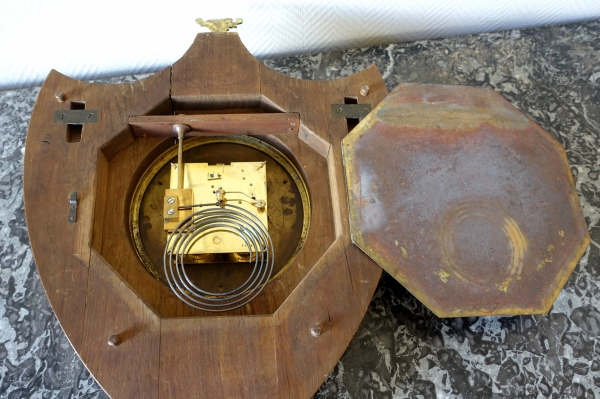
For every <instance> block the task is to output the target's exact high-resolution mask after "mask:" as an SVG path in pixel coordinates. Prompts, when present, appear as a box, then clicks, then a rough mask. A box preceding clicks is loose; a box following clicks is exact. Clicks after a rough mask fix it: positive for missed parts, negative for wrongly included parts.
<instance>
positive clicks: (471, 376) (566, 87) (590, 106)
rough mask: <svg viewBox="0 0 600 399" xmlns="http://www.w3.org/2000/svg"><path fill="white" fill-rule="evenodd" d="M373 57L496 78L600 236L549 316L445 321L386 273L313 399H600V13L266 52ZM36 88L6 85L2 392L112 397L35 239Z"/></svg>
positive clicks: (406, 73)
mask: <svg viewBox="0 0 600 399" xmlns="http://www.w3.org/2000/svg"><path fill="white" fill-rule="evenodd" d="M371 63H375V64H376V65H377V66H378V67H379V69H380V71H381V72H382V74H383V77H384V79H385V82H386V84H387V86H388V89H392V88H393V87H394V86H396V85H397V84H398V83H400V82H414V83H443V84H462V85H474V86H488V87H492V88H494V89H495V90H497V91H498V92H500V93H501V94H502V95H503V96H504V97H505V98H506V99H508V100H509V101H511V102H512V103H513V104H514V105H515V106H516V107H517V108H519V109H520V110H522V111H523V112H525V113H526V114H527V115H528V116H529V117H531V118H532V119H533V120H534V121H536V122H537V123H538V124H539V125H540V126H542V127H543V128H544V129H546V130H548V131H549V132H550V133H552V134H553V135H555V136H556V137H558V139H559V140H560V142H561V143H562V144H563V145H564V146H565V148H566V149H567V154H568V157H569V161H570V163H571V169H572V172H573V174H574V175H575V177H576V187H577V191H578V193H579V196H580V200H581V204H582V206H583V210H584V214H585V217H586V221H587V223H588V226H589V230H590V234H591V237H592V244H591V246H590V248H589V249H588V250H587V251H586V253H585V254H584V256H583V258H582V259H581V261H580V263H579V265H578V266H577V268H576V269H575V272H574V273H573V275H572V276H571V278H570V279H569V281H568V282H567V284H566V286H565V289H564V290H563V291H562V293H561V294H560V295H559V297H558V299H557V301H556V303H555V304H554V307H553V309H552V311H551V312H550V313H549V314H548V315H542V316H520V317H488V318H484V317H479V318H478V317H471V318H455V319H439V318H437V317H435V316H434V315H433V314H432V313H431V312H429V311H428V310H427V309H426V308H425V307H424V306H423V305H421V304H420V303H419V302H418V301H417V300H416V299H415V298H414V297H413V296H412V295H410V294H409V293H408V292H407V291H406V290H405V289H404V288H403V287H402V286H401V285H400V284H398V283H397V282H396V281H395V280H393V279H392V278H390V277H389V276H388V275H387V274H384V276H383V277H382V279H381V282H380V284H379V288H378V289H377V292H376V294H375V297H374V298H373V301H372V303H371V305H370V307H369V309H368V311H367V314H366V316H365V318H364V320H363V322H362V324H361V326H360V327H359V329H358V332H357V333H356V336H355V337H354V339H353V340H352V342H351V343H350V345H349V347H348V349H347V351H346V353H345V354H344V356H343V358H342V359H341V361H340V362H339V364H338V365H337V366H336V367H335V370H333V372H332V373H331V375H330V376H329V377H328V378H327V380H326V381H325V383H324V384H323V386H322V387H321V388H320V390H319V391H318V392H317V393H316V394H315V398H317V399H337V398H352V399H359V398H360V399H363V398H369V399H371V398H372V399H375V398H377V399H384V398H388V399H391V398H436V397H437V398H490V397H497V398H500V397H511V398H524V397H531V398H544V397H568V398H597V397H598V398H600V345H599V344H600V284H599V282H598V277H599V274H600V184H599V182H598V174H599V170H600V162H599V159H598V148H599V147H600V22H598V21H593V22H587V23H581V24H572V25H564V26H553V27H546V28H537V29H524V30H514V31H509V32H500V33H490V34H480V35H474V36H463V37H457V38H449V39H442V40H428V41H420V42H415V43H403V44H391V45H389V46H383V47H373V48H367V49H356V50H349V51H344V52H332V53H322V54H316V55H310V56H300V57H289V58H283V59H276V60H269V61H267V62H266V64H267V65H269V66H270V67H272V68H274V69H276V70H278V71H281V72H283V73H285V74H288V75H291V76H294V77H298V78H304V79H333V78H337V77H341V76H347V75H350V74H352V73H354V72H356V71H358V70H360V69H362V68H364V67H366V66H367V65H369V64H371ZM139 78H140V77H136V76H130V77H123V78H116V79H111V80H109V81H111V82H119V81H130V80H135V79H139ZM38 90H39V89H36V88H34V89H23V90H13V91H5V92H0V141H1V143H2V144H1V146H0V398H11V399H17V398H90V399H91V398H106V397H107V395H106V394H105V393H104V392H103V391H102V389H101V388H100V387H99V386H98V384H97V383H96V382H95V381H94V379H93V378H92V377H91V376H90V374H89V372H88V371H87V370H86V368H85V367H84V366H83V364H82V363H81V361H80V360H79V358H78V357H77V355H76V354H75V352H74V351H73V349H72V348H71V346H70V345H69V342H68V340H67V339H66V337H65V335H64V333H63V332H62V330H61V328H60V326H59V324H58V322H57V320H56V318H55V317H54V314H53V312H52V309H51V307H50V304H49V303H48V300H47V298H46V295H45V294H44V290H43V288H42V286H41V283H40V280H39V276H38V274H37V271H36V268H35V265H34V263H33V260H32V254H31V249H30V247H29V243H28V236H27V227H26V225H25V218H24V212H23V150H24V142H25V135H26V131H27V124H28V121H29V116H30V114H31V111H32V108H33V104H34V102H35V98H36V95H37V93H38Z"/></svg>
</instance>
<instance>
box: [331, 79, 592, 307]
mask: <svg viewBox="0 0 600 399" xmlns="http://www.w3.org/2000/svg"><path fill="white" fill-rule="evenodd" d="M342 146H343V151H344V160H345V172H346V184H347V190H348V200H349V204H350V206H349V208H350V224H351V230H352V239H353V241H354V243H355V244H356V245H358V246H359V247H360V248H361V249H362V250H363V251H365V252H366V253H367V254H368V255H369V256H370V257H371V258H373V259H374V260H375V261H376V262H377V263H379V265H381V266H382V267H383V268H384V269H385V270H387V271H388V272H389V273H390V274H391V275H393V276H394V277H395V278H396V279H397V280H398V281H400V282H401V283H402V284H403V285H404V286H405V287H406V288H407V289H408V290H409V291H411V292H412V293H413V294H414V295H415V296H416V297H417V298H419V299H420V300H421V301H422V302H423V303H425V304H426V305H427V306H428V307H429V308H430V309H431V310H432V311H433V312H434V313H436V314H437V315H438V316H441V317H451V316H452V317H453V316H474V315H478V316H479V315H516V314H536V313H546V312H548V311H549V310H550V307H551V306H552V303H553V302H554V300H555V299H556V296H557V295H558V293H559V292H560V290H561V289H562V287H563V285H564V283H565V282H566V280H567V278H568V277H569V275H570V274H571V272H572V270H573V268H574V267H575V266H576V264H577V262H578V261H579V258H580V257H581V255H582V254H583V252H584V251H585V248H586V247H587V245H588V244H589V235H588V232H587V229H586V225H585V220H584V218H583V214H582V211H581V207H580V204H579V200H578V197H577V193H576V191H575V187H574V185H573V181H572V176H571V172H570V169H569V165H568V161H567V157H566V154H565V151H564V149H563V148H562V146H561V145H560V144H559V143H558V142H557V141H556V140H555V139H554V138H552V137H551V136H550V135H549V134H548V133H547V132H545V131H543V130H542V129H541V128H540V127H539V126H537V125H536V124H535V123H534V122H532V121H531V120H529V119H528V118H527V117H526V116H525V115H523V114H522V113H521V112H520V111H519V110H517V109H516V108H514V107H513V106H512V105H510V104H509V103H508V102H507V101H506V100H504V98H502V97H501V96H500V95H499V94H497V93H496V92H494V91H493V90H489V89H485V88H476V87H467V86H462V87H461V86H442V85H420V84H401V85H399V86H398V87H397V88H396V89H394V90H393V91H392V92H391V93H390V94H389V95H388V97H386V98H385V99H384V100H383V101H382V102H381V103H380V104H379V106H378V107H377V108H376V109H375V110H373V111H372V112H371V113H370V114H369V116H368V117H367V118H365V119H364V120H363V121H362V122H361V124H359V126H357V127H356V128H355V129H354V130H353V131H352V132H351V133H350V134H348V136H346V138H345V139H344V140H343V143H342Z"/></svg>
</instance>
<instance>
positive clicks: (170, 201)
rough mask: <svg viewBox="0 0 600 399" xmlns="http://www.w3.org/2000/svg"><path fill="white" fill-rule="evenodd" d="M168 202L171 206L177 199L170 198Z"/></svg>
mask: <svg viewBox="0 0 600 399" xmlns="http://www.w3.org/2000/svg"><path fill="white" fill-rule="evenodd" d="M167 202H168V203H169V204H172V203H174V202H175V198H173V197H171V198H169V199H168V200H167Z"/></svg>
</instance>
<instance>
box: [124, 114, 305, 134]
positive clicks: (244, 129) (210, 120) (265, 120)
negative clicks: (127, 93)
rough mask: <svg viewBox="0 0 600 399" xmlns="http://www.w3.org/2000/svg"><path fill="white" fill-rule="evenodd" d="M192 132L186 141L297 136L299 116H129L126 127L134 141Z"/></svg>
mask: <svg viewBox="0 0 600 399" xmlns="http://www.w3.org/2000/svg"><path fill="white" fill-rule="evenodd" d="M176 123H177V124H183V125H187V126H189V127H190V128H191V131H189V132H187V133H186V134H185V136H186V137H196V136H219V135H224V136H232V135H251V136H252V135H254V136H256V135H259V136H262V135H267V134H296V135H297V134H298V129H299V127H300V115H299V114H298V113H297V112H290V113H254V114H209V115H166V116H157V115H153V116H132V117H130V118H129V126H130V127H131V130H132V132H133V134H134V135H135V136H136V137H141V138H145V137H177V133H175V132H174V131H173V125H174V124H176Z"/></svg>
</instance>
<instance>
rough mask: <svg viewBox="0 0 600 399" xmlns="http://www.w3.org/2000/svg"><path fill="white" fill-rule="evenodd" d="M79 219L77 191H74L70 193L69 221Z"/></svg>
mask: <svg viewBox="0 0 600 399" xmlns="http://www.w3.org/2000/svg"><path fill="white" fill-rule="evenodd" d="M76 221H77V192H76V191H73V192H72V193H71V194H70V195H69V223H75V222H76Z"/></svg>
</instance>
